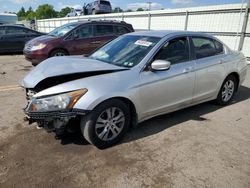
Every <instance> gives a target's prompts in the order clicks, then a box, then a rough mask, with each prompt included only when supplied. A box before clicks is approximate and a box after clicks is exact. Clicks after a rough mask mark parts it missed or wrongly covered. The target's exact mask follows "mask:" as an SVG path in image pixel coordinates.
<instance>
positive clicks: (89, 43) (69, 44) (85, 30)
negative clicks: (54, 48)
mask: <svg viewBox="0 0 250 188" xmlns="http://www.w3.org/2000/svg"><path fill="white" fill-rule="evenodd" d="M95 40H96V39H95V38H94V33H93V26H92V25H84V26H81V27H80V28H77V29H76V30H74V31H73V32H72V34H71V35H70V37H68V39H65V42H64V46H65V48H66V49H68V51H69V53H70V55H81V54H89V53H90V52H92V51H93V50H94V49H96V47H97V45H96V43H95Z"/></svg>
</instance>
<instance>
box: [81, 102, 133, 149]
mask: <svg viewBox="0 0 250 188" xmlns="http://www.w3.org/2000/svg"><path fill="white" fill-rule="evenodd" d="M129 124H130V113H129V108H128V106H127V105H126V104H125V103H124V102H122V101H121V100H118V99H113V100H109V101H106V102H103V103H101V104H100V105H99V106H97V107H96V108H95V109H94V110H93V111H92V112H91V113H90V114H88V115H87V116H85V117H83V118H82V120H81V125H80V126H81V131H82V134H83V136H84V137H85V139H86V140H87V141H88V142H90V143H91V144H93V145H95V146H96V147H98V148H107V147H110V146H112V145H114V144H116V143H117V142H119V141H120V140H121V139H122V138H123V136H124V134H125V133H126V132H127V130H128V128H129Z"/></svg>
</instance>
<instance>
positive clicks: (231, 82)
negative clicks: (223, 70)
mask: <svg viewBox="0 0 250 188" xmlns="http://www.w3.org/2000/svg"><path fill="white" fill-rule="evenodd" d="M236 88H237V81H236V79H235V77H234V76H233V75H229V76H228V77H227V78H226V79H225V80H224V82H223V84H222V86H221V89H220V92H219V94H218V97H217V99H216V102H217V103H218V104H219V105H227V104H229V103H230V102H231V101H232V99H233V96H234V94H235V91H236Z"/></svg>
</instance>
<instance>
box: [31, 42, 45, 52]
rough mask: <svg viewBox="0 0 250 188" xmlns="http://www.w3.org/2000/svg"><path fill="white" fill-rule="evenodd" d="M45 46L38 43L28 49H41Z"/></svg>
mask: <svg viewBox="0 0 250 188" xmlns="http://www.w3.org/2000/svg"><path fill="white" fill-rule="evenodd" d="M45 46H46V44H43V43H40V44H38V45H35V46H32V47H31V49H30V50H31V51H35V50H41V49H43V48H45Z"/></svg>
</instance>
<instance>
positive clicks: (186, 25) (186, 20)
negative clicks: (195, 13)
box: [184, 11, 188, 31]
mask: <svg viewBox="0 0 250 188" xmlns="http://www.w3.org/2000/svg"><path fill="white" fill-rule="evenodd" d="M187 27H188V11H186V17H185V26H184V30H185V31H186V30H187Z"/></svg>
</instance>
